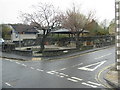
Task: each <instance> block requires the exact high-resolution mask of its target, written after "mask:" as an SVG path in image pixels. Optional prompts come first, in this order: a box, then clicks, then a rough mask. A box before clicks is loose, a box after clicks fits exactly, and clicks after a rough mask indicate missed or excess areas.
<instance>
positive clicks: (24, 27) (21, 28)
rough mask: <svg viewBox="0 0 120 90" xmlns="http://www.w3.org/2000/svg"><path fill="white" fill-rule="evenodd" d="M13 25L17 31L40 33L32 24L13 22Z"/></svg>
mask: <svg viewBox="0 0 120 90" xmlns="http://www.w3.org/2000/svg"><path fill="white" fill-rule="evenodd" d="M11 26H12V28H13V29H14V30H16V31H17V32H34V33H38V31H37V30H36V28H34V27H33V26H32V25H24V24H12V25H11Z"/></svg>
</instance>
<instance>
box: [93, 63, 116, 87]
mask: <svg viewBox="0 0 120 90" xmlns="http://www.w3.org/2000/svg"><path fill="white" fill-rule="evenodd" d="M114 65H115V63H114V64H110V65H109V66H107V67H105V68H103V69H101V70H100V72H98V73H97V75H96V77H95V79H96V80H97V82H99V83H101V84H102V85H104V87H105V88H112V87H110V86H109V85H108V84H105V82H103V81H102V80H101V79H100V76H101V74H102V73H103V71H105V70H107V69H108V68H110V67H112V66H114Z"/></svg>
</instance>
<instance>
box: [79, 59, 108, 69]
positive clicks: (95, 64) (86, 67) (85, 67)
mask: <svg viewBox="0 0 120 90" xmlns="http://www.w3.org/2000/svg"><path fill="white" fill-rule="evenodd" d="M105 62H106V61H101V62H97V63H94V64H90V65H87V66H84V67H80V68H78V69H81V70H87V71H94V70H96V69H97V68H98V67H100V66H101V65H102V64H104V63H105ZM91 66H94V68H90V67H91ZM88 67H89V68H88Z"/></svg>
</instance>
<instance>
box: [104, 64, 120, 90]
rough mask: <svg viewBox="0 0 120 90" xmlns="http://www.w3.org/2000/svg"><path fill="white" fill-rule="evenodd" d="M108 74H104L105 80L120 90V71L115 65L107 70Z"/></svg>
mask: <svg viewBox="0 0 120 90" xmlns="http://www.w3.org/2000/svg"><path fill="white" fill-rule="evenodd" d="M106 70H107V72H106V73H104V77H103V78H104V79H105V80H106V82H107V83H108V84H109V85H110V86H111V87H112V88H116V90H120V81H119V80H120V71H117V70H116V69H115V65H114V66H111V67H109V68H107V69H106Z"/></svg>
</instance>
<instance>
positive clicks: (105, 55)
mask: <svg viewBox="0 0 120 90" xmlns="http://www.w3.org/2000/svg"><path fill="white" fill-rule="evenodd" d="M111 54H112V53H109V54H107V55H103V56H100V57H97V58H95V59H100V58H103V57H106V56H109V55H111Z"/></svg>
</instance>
